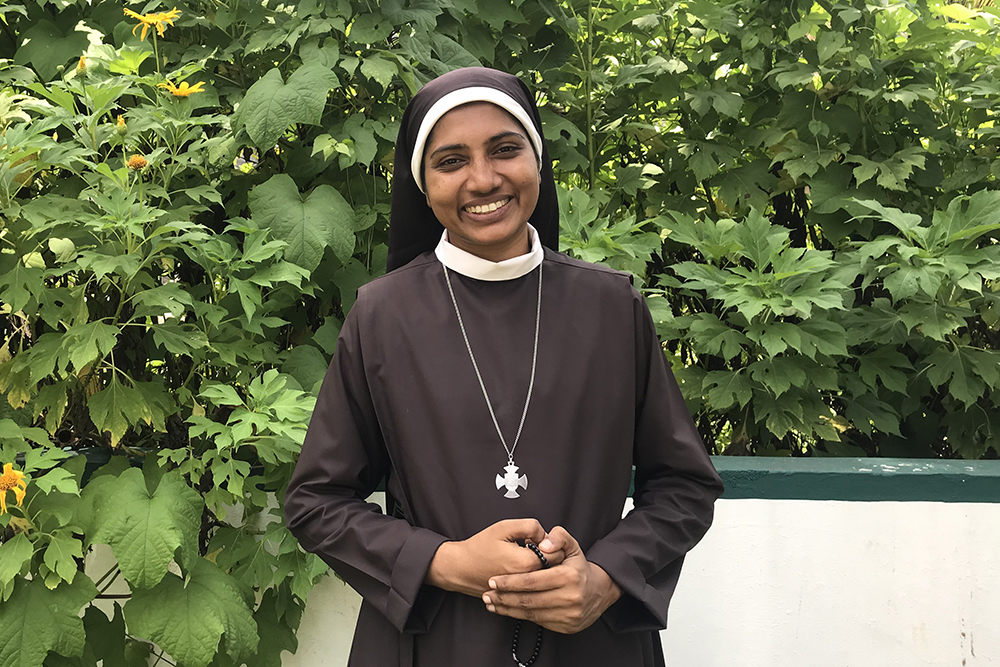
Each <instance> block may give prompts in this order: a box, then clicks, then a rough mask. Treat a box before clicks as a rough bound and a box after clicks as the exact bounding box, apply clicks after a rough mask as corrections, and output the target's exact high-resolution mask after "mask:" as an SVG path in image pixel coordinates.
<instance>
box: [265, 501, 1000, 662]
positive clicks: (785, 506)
mask: <svg viewBox="0 0 1000 667" xmlns="http://www.w3.org/2000/svg"><path fill="white" fill-rule="evenodd" d="M716 508H717V509H716V519H715V525H714V526H713V527H712V529H711V530H710V531H709V533H708V535H707V536H706V537H705V539H704V540H703V541H702V543H701V544H699V545H698V547H697V548H696V549H695V550H694V551H692V552H691V554H690V555H689V557H688V559H687V562H686V564H685V571H684V573H683V575H682V576H681V582H680V585H679V587H678V590H677V594H676V595H675V597H674V601H673V604H672V605H671V610H670V627H669V628H668V629H667V630H666V631H664V633H663V640H664V653H665V655H666V658H667V664H668V667H950V666H955V667H960V666H963V665H964V666H966V667H977V666H980V665H993V664H995V665H1000V504H989V503H922V502H906V503H899V502H835V501H810V500H756V499H754V500H720V501H719V502H718V504H717V506H716ZM359 604H360V603H359V600H358V598H357V596H356V595H355V594H354V592H353V591H351V589H350V588H348V587H346V586H345V585H344V584H343V583H342V582H340V581H339V580H337V579H335V578H333V577H328V578H327V579H326V580H324V581H323V583H321V584H320V586H318V587H317V588H316V589H315V590H314V591H313V592H312V593H311V594H310V596H309V601H308V605H307V607H306V612H305V615H304V617H303V619H302V626H301V628H300V630H299V633H298V638H299V650H298V652H297V654H296V655H294V656H293V655H290V654H285V655H284V659H283V661H282V665H283V667H342V666H343V665H346V664H347V653H348V651H349V647H350V637H351V632H352V631H353V625H354V618H355V617H356V615H357V610H358V607H359ZM442 667H444V666H442Z"/></svg>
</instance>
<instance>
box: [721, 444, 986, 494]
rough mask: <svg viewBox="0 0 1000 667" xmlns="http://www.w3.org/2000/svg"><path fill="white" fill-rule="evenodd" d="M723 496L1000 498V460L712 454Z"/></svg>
mask: <svg viewBox="0 0 1000 667" xmlns="http://www.w3.org/2000/svg"><path fill="white" fill-rule="evenodd" d="M712 463H714V464H715V468H716V469H717V470H718V471H719V474H720V475H721V476H722V480H723V481H724V482H725V484H726V492H725V493H724V494H723V496H722V497H723V498H726V499H731V500H735V499H745V498H761V499H770V500H848V501H869V502H870V501H929V502H949V503H954V502H962V503H1000V461H955V460H939V459H881V458H879V459H874V458H832V457H831V458H816V457H809V458H777V457H761V456H754V457H750V456H741V457H736V456H713V457H712Z"/></svg>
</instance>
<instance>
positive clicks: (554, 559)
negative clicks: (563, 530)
mask: <svg viewBox="0 0 1000 667" xmlns="http://www.w3.org/2000/svg"><path fill="white" fill-rule="evenodd" d="M539 549H541V547H539ZM542 555H543V556H545V560H546V561H548V563H549V567H555V566H556V565H561V564H562V562H563V561H564V560H566V554H565V553H563V550H562V549H559V550H558V551H546V552H544V553H543V554H542ZM536 560H537V558H536Z"/></svg>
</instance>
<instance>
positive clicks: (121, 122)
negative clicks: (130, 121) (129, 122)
mask: <svg viewBox="0 0 1000 667" xmlns="http://www.w3.org/2000/svg"><path fill="white" fill-rule="evenodd" d="M117 125H118V127H125V118H124V117H123V116H118V121H117Z"/></svg>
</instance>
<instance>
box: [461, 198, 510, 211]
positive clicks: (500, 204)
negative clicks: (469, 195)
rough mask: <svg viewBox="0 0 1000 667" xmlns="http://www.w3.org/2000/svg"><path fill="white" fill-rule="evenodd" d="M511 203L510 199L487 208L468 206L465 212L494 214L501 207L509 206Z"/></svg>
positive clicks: (488, 205) (494, 203) (489, 205)
mask: <svg viewBox="0 0 1000 667" xmlns="http://www.w3.org/2000/svg"><path fill="white" fill-rule="evenodd" d="M509 201H510V197H507V198H506V199H501V200H500V201H496V202H493V203H492V204H487V205H486V206H466V207H465V210H466V211H468V212H469V213H492V212H493V211H495V210H497V209H498V208H500V207H501V206H504V205H506V204H507V202H509Z"/></svg>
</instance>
